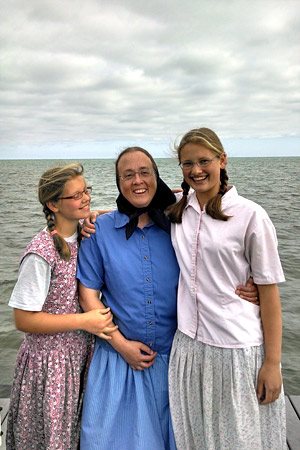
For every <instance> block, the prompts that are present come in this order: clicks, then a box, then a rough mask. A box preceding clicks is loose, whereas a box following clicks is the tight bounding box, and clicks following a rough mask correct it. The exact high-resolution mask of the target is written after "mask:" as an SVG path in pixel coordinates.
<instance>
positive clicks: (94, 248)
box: [77, 224, 104, 291]
mask: <svg viewBox="0 0 300 450" xmlns="http://www.w3.org/2000/svg"><path fill="white" fill-rule="evenodd" d="M100 234H101V231H100V230H99V227H98V226H97V224H96V234H92V235H91V237H90V238H88V239H84V240H83V241H82V242H81V245H80V248H79V253H78V263H77V278H78V280H79V281H80V283H81V284H83V285H84V286H85V287H87V288H89V289H95V290H97V291H100V289H101V288H102V286H103V283H104V281H103V278H104V270H103V260H102V254H101V251H100V248H99V243H98V239H99V237H100Z"/></svg>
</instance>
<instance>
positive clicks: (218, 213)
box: [167, 128, 229, 223]
mask: <svg viewBox="0 0 300 450" xmlns="http://www.w3.org/2000/svg"><path fill="white" fill-rule="evenodd" d="M190 143H193V144H201V145H202V146H203V147H205V148H207V149H208V150H211V151H212V152H214V153H215V155H216V156H221V155H222V154H224V153H225V151H224V148H223V145H222V143H221V141H220V139H219V138H218V136H217V135H216V133H215V132H214V131H212V130H210V129H209V128H195V129H193V130H190V131H188V132H187V133H186V134H185V135H184V136H183V137H182V139H181V141H180V143H179V145H178V146H175V149H176V153H177V157H178V160H179V162H180V161H181V151H182V149H183V147H184V146H185V145H186V144H190ZM227 183H228V175H227V172H226V169H220V189H219V192H218V194H217V195H215V196H214V197H213V198H211V199H210V200H209V201H208V202H207V204H206V213H207V214H208V215H209V216H211V217H212V218H213V219H217V220H224V221H226V220H228V219H229V216H227V215H226V214H224V213H223V212H222V209H221V199H222V196H223V195H224V194H225V192H226V190H227ZM181 187H182V189H183V196H182V199H181V200H180V201H179V202H178V203H176V204H175V205H172V206H171V207H170V208H168V211H167V213H168V216H169V219H170V220H171V222H174V223H181V221H182V214H183V210H184V208H185V206H186V204H187V195H188V192H189V189H190V186H189V185H188V183H187V182H186V181H185V180H184V181H183V183H182V185H181Z"/></svg>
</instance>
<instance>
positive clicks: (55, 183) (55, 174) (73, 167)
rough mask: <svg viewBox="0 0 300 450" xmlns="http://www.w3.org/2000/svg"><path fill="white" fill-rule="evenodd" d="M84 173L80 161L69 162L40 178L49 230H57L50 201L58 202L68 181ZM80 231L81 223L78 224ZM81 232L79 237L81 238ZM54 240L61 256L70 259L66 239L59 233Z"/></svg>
mask: <svg viewBox="0 0 300 450" xmlns="http://www.w3.org/2000/svg"><path fill="white" fill-rule="evenodd" d="M82 174H83V166H82V165H81V164H79V163H74V164H67V165H65V166H60V167H53V168H51V169H48V170H46V172H44V173H43V175H42V176H41V178H40V181H39V185H38V197H39V201H40V203H41V204H42V205H43V212H44V214H45V217H46V220H47V228H48V230H49V232H50V233H51V232H53V231H54V230H55V214H54V212H53V211H51V209H50V208H49V207H48V206H47V203H49V202H56V201H58V200H59V197H61V196H62V193H63V190H64V187H65V184H66V182H67V181H69V180H72V179H73V178H75V177H77V176H80V175H82ZM78 231H79V224H78ZM80 237H81V235H80V232H78V239H79V240H80ZM52 238H53V242H54V245H55V248H56V250H57V251H58V253H59V255H60V257H61V258H62V259H65V260H66V261H69V259H70V256H71V252H70V248H69V246H68V244H67V242H66V241H65V239H64V238H63V237H62V236H60V235H59V234H58V233H55V234H53V235H52Z"/></svg>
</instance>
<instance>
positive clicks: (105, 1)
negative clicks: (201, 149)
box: [0, 0, 300, 159]
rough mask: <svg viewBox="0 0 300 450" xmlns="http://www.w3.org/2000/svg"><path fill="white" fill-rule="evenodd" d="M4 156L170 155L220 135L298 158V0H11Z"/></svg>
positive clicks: (4, 62)
mask: <svg viewBox="0 0 300 450" xmlns="http://www.w3.org/2000/svg"><path fill="white" fill-rule="evenodd" d="M0 22H1V23H0V43H1V50H0V82H1V92H0V111H1V112H0V115H1V116H0V158H1V159H8V158H50V159H51V158H59V157H63V158H67V157H69V158H73V159H76V158H92V157H96V158H106V157H111V158H114V157H115V156H116V154H117V153H118V152H119V150H120V149H122V148H124V147H125V146H128V145H136V144H138V145H142V146H144V147H146V148H147V149H148V150H150V151H151V152H152V154H153V155H154V156H156V157H158V156H161V157H166V156H170V153H171V147H172V144H173V143H174V140H175V139H176V138H178V136H180V135H182V134H183V133H184V132H185V131H188V130H189V129H191V128H194V127H197V126H207V127H210V128H213V129H214V130H215V131H216V132H217V133H218V135H219V136H220V138H221V140H222V141H223V143H224V144H225V147H226V149H227V151H228V153H229V155H231V156H257V155H262V156H277V155H278V156H284V155H296V156H300V131H299V124H300V113H299V109H300V108H299V103H300V102H299V100H300V89H299V88H300V32H299V31H300V0H251V1H249V0H184V1H183V0H164V1H163V0H160V1H159V0H147V1H146V0H145V1H142V0H26V1H24V0H10V1H6V2H2V6H1V19H0Z"/></svg>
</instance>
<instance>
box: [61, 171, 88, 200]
mask: <svg viewBox="0 0 300 450" xmlns="http://www.w3.org/2000/svg"><path fill="white" fill-rule="evenodd" d="M84 188H85V179H84V177H83V176H82V175H78V176H76V177H73V178H71V179H70V180H68V181H67V182H66V184H65V186H64V190H63V192H64V195H65V194H66V195H67V194H73V193H75V192H78V191H82V190H83V189H84Z"/></svg>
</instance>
